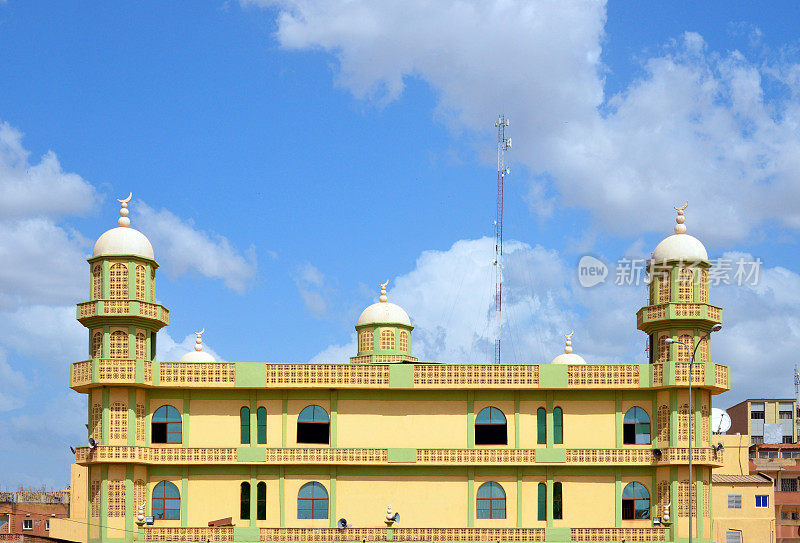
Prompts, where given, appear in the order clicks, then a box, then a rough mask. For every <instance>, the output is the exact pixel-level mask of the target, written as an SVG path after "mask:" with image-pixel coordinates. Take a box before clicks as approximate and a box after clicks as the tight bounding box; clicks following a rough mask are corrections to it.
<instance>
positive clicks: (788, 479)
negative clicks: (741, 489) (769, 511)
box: [749, 443, 800, 543]
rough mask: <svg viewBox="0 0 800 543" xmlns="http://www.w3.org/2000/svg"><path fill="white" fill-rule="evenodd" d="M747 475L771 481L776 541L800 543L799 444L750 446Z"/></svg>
mask: <svg viewBox="0 0 800 543" xmlns="http://www.w3.org/2000/svg"><path fill="white" fill-rule="evenodd" d="M749 463H750V472H751V473H759V474H765V475H767V476H769V477H771V478H772V479H773V480H774V481H775V525H776V526H775V531H776V535H777V538H778V542H781V543H789V542H797V541H800V485H798V478H800V445H798V444H796V443H790V444H780V443H778V444H772V443H764V444H759V445H753V446H752V447H750V462H749Z"/></svg>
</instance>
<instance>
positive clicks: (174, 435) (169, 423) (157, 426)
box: [150, 405, 182, 443]
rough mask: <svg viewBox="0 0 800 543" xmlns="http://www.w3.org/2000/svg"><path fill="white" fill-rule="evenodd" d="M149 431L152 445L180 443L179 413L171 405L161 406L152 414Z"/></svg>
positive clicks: (180, 426)
mask: <svg viewBox="0 0 800 543" xmlns="http://www.w3.org/2000/svg"><path fill="white" fill-rule="evenodd" d="M150 430H151V432H150V441H151V442H152V443H180V442H181V440H182V425H181V414H180V411H178V410H177V409H175V408H174V407H172V406H171V405H162V406H161V407H159V408H158V409H156V412H155V413H153V422H152V424H151V426H150Z"/></svg>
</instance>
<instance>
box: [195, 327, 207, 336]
mask: <svg viewBox="0 0 800 543" xmlns="http://www.w3.org/2000/svg"><path fill="white" fill-rule="evenodd" d="M205 331H206V329H205V327H203V329H202V330H200V331H199V332H195V334H196V335H198V336H202V335H203V332H205Z"/></svg>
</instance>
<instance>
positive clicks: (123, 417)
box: [109, 402, 128, 440]
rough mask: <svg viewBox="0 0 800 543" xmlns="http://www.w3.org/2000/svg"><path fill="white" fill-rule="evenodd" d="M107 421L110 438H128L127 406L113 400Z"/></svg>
mask: <svg viewBox="0 0 800 543" xmlns="http://www.w3.org/2000/svg"><path fill="white" fill-rule="evenodd" d="M109 423H110V424H109V426H110V428H109V437H110V438H111V439H122V440H125V439H128V407H127V406H126V405H125V404H124V403H122V402H114V403H112V404H111V416H110V418H109Z"/></svg>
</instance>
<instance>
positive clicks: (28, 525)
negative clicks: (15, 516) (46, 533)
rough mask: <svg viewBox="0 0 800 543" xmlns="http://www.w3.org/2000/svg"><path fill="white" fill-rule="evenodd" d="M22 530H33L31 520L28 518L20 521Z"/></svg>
mask: <svg viewBox="0 0 800 543" xmlns="http://www.w3.org/2000/svg"><path fill="white" fill-rule="evenodd" d="M22 529H23V530H33V520H32V519H29V518H26V519H22Z"/></svg>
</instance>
